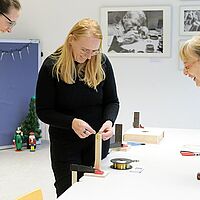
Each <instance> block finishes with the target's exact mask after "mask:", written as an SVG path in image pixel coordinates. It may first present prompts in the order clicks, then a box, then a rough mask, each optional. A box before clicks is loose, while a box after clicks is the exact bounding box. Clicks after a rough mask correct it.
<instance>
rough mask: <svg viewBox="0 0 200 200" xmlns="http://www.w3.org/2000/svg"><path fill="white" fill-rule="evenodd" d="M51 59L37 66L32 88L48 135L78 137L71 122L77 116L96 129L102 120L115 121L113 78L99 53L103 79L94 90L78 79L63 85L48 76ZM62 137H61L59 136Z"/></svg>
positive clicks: (115, 101) (109, 64) (106, 60)
mask: <svg viewBox="0 0 200 200" xmlns="http://www.w3.org/2000/svg"><path fill="white" fill-rule="evenodd" d="M54 63H55V61H54V60H52V59H51V58H50V57H47V58H46V60H45V61H44V62H43V65H42V67H41V69H40V72H39V76H38V81H37V87H36V111H37V115H38V117H39V118H40V120H41V121H43V122H45V123H47V124H49V125H50V135H52V138H56V139H58V140H59V139H60V140H63V139H65V138H70V140H71V139H76V140H77V139H80V138H78V136H77V135H76V134H75V133H74V131H73V130H72V121H73V119H74V118H79V119H82V120H84V121H86V122H87V123H88V124H89V125H90V126H91V127H92V128H93V129H95V130H96V131H98V130H99V129H100V128H101V126H102V124H103V123H104V122H105V121H106V120H110V121H112V122H113V124H114V122H115V119H116V117H117V114H118V110H119V100H118V96H117V90H116V84H115V78H114V74H113V70H112V66H111V63H110V61H109V60H108V58H107V57H106V56H105V55H102V66H103V69H104V71H105V75H106V78H105V80H103V81H102V82H101V83H100V84H99V85H98V86H97V90H95V89H93V88H90V87H88V86H87V85H86V84H85V83H84V82H83V81H80V80H79V79H78V78H77V80H76V81H75V83H74V84H67V83H65V82H63V81H62V80H59V81H58V80H57V78H56V76H55V77H53V76H52V68H53V65H54ZM63 137H64V138H63Z"/></svg>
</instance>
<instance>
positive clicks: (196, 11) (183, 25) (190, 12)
mask: <svg viewBox="0 0 200 200" xmlns="http://www.w3.org/2000/svg"><path fill="white" fill-rule="evenodd" d="M199 33H200V5H199V6H181V7H180V35H196V34H199Z"/></svg>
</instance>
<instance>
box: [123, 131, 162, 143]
mask: <svg viewBox="0 0 200 200" xmlns="http://www.w3.org/2000/svg"><path fill="white" fill-rule="evenodd" d="M163 137H164V130H162V129H156V128H145V129H141V128H131V129H129V130H127V131H126V132H125V133H124V135H123V141H126V142H128V141H133V142H142V143H147V144H158V143H160V141H161V140H162V139H163Z"/></svg>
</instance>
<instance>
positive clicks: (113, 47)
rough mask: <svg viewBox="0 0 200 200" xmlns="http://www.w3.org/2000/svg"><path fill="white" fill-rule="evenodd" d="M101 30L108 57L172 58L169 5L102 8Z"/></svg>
mask: <svg viewBox="0 0 200 200" xmlns="http://www.w3.org/2000/svg"><path fill="white" fill-rule="evenodd" d="M101 27H102V32H103V37H104V39H103V52H105V53H106V54H108V55H109V56H131V57H170V55H171V52H170V50H171V49H170V48H171V40H170V39H171V7H170V6H135V7H103V8H101Z"/></svg>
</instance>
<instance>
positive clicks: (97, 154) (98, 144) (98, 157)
mask: <svg viewBox="0 0 200 200" xmlns="http://www.w3.org/2000/svg"><path fill="white" fill-rule="evenodd" d="M101 149H102V135H101V133H97V134H96V135H95V162H94V168H95V169H98V170H101Z"/></svg>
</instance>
